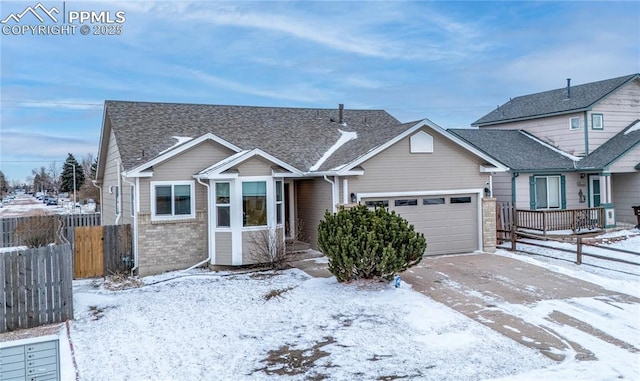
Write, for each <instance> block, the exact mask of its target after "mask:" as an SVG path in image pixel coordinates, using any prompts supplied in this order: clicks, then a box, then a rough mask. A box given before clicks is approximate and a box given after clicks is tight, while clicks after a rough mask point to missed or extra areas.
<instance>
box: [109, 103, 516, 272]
mask: <svg viewBox="0 0 640 381" xmlns="http://www.w3.org/2000/svg"><path fill="white" fill-rule="evenodd" d="M506 169H507V168H506V167H505V166H504V165H502V164H500V163H499V162H498V161H496V160H494V159H493V158H491V157H490V156H489V155H487V154H485V153H483V152H481V151H479V150H477V149H476V148H474V147H472V146H471V145H470V144H468V143H467V142H465V141H463V140H462V139H461V138H459V137H458V136H456V135H453V134H451V133H449V132H447V131H446V130H444V129H442V128H440V127H438V126H437V125H435V124H434V123H432V122H430V121H429V120H422V121H416V122H411V123H400V122H399V121H398V120H396V119H395V118H393V117H392V116H391V115H389V114H388V113H386V112H385V111H381V110H348V109H343V108H342V107H340V108H337V109H303V108H275V107H246V106H216V105H196V104H170V103H144V102H119V101H107V102H105V109H104V119H103V124H102V132H101V138H100V150H99V159H98V169H97V183H98V185H99V186H100V187H101V189H102V206H103V212H102V213H103V215H102V221H103V224H105V225H111V224H123V223H127V224H132V226H133V236H134V252H135V263H136V269H137V270H138V272H139V273H140V274H142V275H145V274H152V273H158V272H161V271H166V270H174V269H182V268H186V267H190V266H192V265H195V264H205V263H209V264H212V265H229V266H236V265H246V264H251V263H252V262H254V259H253V258H252V255H251V253H252V250H253V247H252V240H251V237H252V235H254V234H258V233H260V232H265V231H270V232H280V233H282V234H272V235H271V237H272V238H271V239H280V238H277V237H282V236H284V238H282V239H288V240H302V241H305V242H307V243H309V244H310V245H311V247H315V246H316V240H317V232H316V230H317V225H318V222H319V221H320V220H321V219H322V218H323V216H324V213H325V211H327V210H328V211H333V212H335V211H337V210H338V208H339V207H340V206H341V205H349V204H353V203H357V202H361V203H365V204H367V205H370V206H374V205H384V206H388V207H389V208H390V209H392V210H395V211H397V212H398V213H400V214H401V215H402V216H404V217H405V218H407V219H408V220H409V221H410V222H411V223H413V224H414V225H415V227H416V229H417V230H418V231H421V232H423V233H425V235H426V237H427V242H428V247H427V251H426V254H444V253H460V252H472V251H476V250H483V249H485V250H492V249H493V248H494V246H495V239H493V240H492V238H491V237H495V219H493V221H492V216H493V214H492V213H493V212H494V211H495V207H493V208H492V207H491V204H490V202H491V201H490V200H488V201H486V202H483V198H484V197H485V188H486V187H487V184H488V183H489V182H490V180H489V176H490V173H499V172H501V171H505V170H506ZM485 204H487V205H489V206H487V207H486V210H488V211H489V213H483V206H484V205H485Z"/></svg>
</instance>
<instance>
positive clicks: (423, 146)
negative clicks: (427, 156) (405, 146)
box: [410, 131, 433, 153]
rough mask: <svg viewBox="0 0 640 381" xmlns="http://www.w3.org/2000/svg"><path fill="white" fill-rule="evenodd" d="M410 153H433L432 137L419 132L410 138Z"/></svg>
mask: <svg viewBox="0 0 640 381" xmlns="http://www.w3.org/2000/svg"><path fill="white" fill-rule="evenodd" d="M410 145H411V153H433V137H432V136H431V135H429V134H427V133H426V132H424V131H420V132H418V133H417V134H415V135H413V136H412V137H411V141H410Z"/></svg>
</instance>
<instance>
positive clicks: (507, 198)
mask: <svg viewBox="0 0 640 381" xmlns="http://www.w3.org/2000/svg"><path fill="white" fill-rule="evenodd" d="M493 197H495V199H496V200H497V201H498V202H511V201H512V200H511V174H510V173H506V172H505V173H496V174H495V175H493Z"/></svg>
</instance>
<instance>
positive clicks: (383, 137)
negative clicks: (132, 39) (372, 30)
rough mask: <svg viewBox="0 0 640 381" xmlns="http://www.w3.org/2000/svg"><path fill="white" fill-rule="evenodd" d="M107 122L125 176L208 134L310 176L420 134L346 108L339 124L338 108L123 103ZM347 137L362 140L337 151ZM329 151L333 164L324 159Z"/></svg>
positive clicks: (377, 114)
mask: <svg viewBox="0 0 640 381" xmlns="http://www.w3.org/2000/svg"><path fill="white" fill-rule="evenodd" d="M104 117H105V123H107V122H109V123H110V125H111V129H112V131H113V133H114V134H115V137H116V141H117V144H118V148H119V151H120V156H121V161H122V165H123V167H124V170H125V171H127V170H130V169H132V168H136V167H140V166H141V165H143V164H144V163H147V162H149V161H152V160H153V159H154V158H156V157H158V156H160V155H161V154H163V153H165V154H166V153H167V152H171V151H170V150H172V149H176V148H179V147H181V146H183V145H188V144H193V140H195V139H197V138H199V137H202V136H204V135H205V134H209V136H212V137H213V140H216V141H222V142H223V143H225V144H224V145H226V146H227V147H228V148H230V149H231V150H235V151H236V152H237V151H240V150H253V149H255V148H258V149H260V150H262V151H264V152H268V153H269V154H270V155H272V156H273V157H275V158H277V159H278V160H281V161H283V162H286V163H288V164H290V165H292V166H293V167H295V168H296V169H298V170H300V171H301V172H308V171H309V170H310V169H311V168H312V167H314V165H316V166H317V164H318V163H319V161H320V159H323V161H322V162H321V165H320V166H319V167H318V168H314V170H316V171H325V170H329V169H331V168H333V167H334V166H337V165H342V164H346V163H348V162H351V161H353V160H355V159H356V158H358V157H359V156H362V155H364V154H366V153H367V152H369V151H371V150H372V149H374V148H376V147H377V146H379V145H381V144H383V143H385V142H386V141H388V140H389V139H390V138H392V137H393V136H396V135H399V134H401V133H402V132H403V131H405V130H407V129H409V128H411V127H413V125H412V124H411V123H405V124H402V123H400V122H399V121H398V120H397V119H395V118H394V117H392V116H391V115H389V114H388V113H387V112H386V111H383V110H351V109H345V110H344V111H343V121H344V123H339V120H338V118H339V111H338V109H337V108H335V109H311V108H279V107H252V106H218V105H197V104H178V103H148V102H122V101H106V102H105V116H104ZM414 124H415V123H414ZM344 132H350V133H351V134H349V136H350V137H355V138H353V139H351V140H348V141H345V142H343V143H344V144H343V145H342V146H339V147H336V142H338V141H339V139H340V138H341V136H344V135H345V134H344ZM189 138H191V139H189ZM101 139H108V136H106V137H105V136H102V138H101ZM328 151H331V152H330V153H331V154H330V155H329V157H327V155H325V154H326V153H327V152H328ZM210 164H213V163H210Z"/></svg>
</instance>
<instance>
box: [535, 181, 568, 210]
mask: <svg viewBox="0 0 640 381" xmlns="http://www.w3.org/2000/svg"><path fill="white" fill-rule="evenodd" d="M561 199H562V193H561V187H560V176H545V177H536V178H535V205H536V209H560V206H561Z"/></svg>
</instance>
